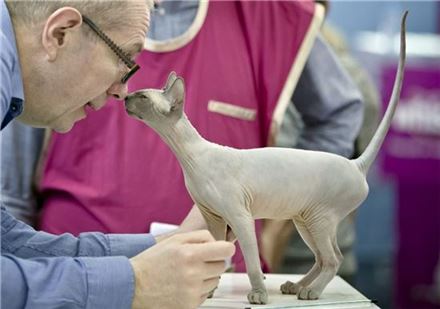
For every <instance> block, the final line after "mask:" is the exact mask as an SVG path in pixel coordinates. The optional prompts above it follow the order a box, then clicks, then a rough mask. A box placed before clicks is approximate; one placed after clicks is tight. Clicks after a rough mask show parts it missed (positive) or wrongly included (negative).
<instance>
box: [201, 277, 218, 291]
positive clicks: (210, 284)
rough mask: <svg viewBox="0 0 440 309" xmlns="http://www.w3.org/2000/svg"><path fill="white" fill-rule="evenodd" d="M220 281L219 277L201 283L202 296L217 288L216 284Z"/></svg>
mask: <svg viewBox="0 0 440 309" xmlns="http://www.w3.org/2000/svg"><path fill="white" fill-rule="evenodd" d="M219 280H220V277H216V278H211V279H208V280H205V281H203V286H202V291H201V292H202V294H203V295H205V294H209V292H211V291H212V290H214V289H215V288H216V287H217V286H218V282H219Z"/></svg>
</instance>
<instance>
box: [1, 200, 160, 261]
mask: <svg viewBox="0 0 440 309" xmlns="http://www.w3.org/2000/svg"><path fill="white" fill-rule="evenodd" d="M1 221H2V234H1V248H2V252H3V253H10V254H13V255H15V256H16V257H20V258H34V257H57V256H70V257H77V256H83V257H92V256H95V257H96V256H118V255H123V256H126V257H132V256H135V255H137V254H138V253H140V252H142V251H144V250H145V249H147V248H149V247H151V246H152V245H154V244H155V238H154V237H153V235H151V234H103V233H98V232H93V233H82V234H80V235H79V237H74V236H73V235H71V234H68V233H65V234H62V235H52V234H49V233H46V232H41V231H40V232H37V231H35V230H34V229H33V228H32V227H30V226H28V225H27V224H25V223H23V222H21V221H19V220H17V219H15V218H14V217H13V216H11V215H10V214H9V213H8V212H7V211H6V210H5V208H4V207H2V209H1Z"/></svg>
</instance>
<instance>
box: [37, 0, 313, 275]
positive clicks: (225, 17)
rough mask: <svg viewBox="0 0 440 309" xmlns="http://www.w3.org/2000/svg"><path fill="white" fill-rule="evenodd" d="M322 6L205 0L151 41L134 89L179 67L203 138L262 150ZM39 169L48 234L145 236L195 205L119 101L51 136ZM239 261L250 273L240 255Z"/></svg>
mask: <svg viewBox="0 0 440 309" xmlns="http://www.w3.org/2000/svg"><path fill="white" fill-rule="evenodd" d="M317 11H319V10H318V9H316V8H315V4H314V3H313V2H310V1H309V2H304V1H301V2H297V1H292V2H287V1H286V2H279V1H274V2H271V1H252V2H251V1H249V2H245V1H244V2H230V1H224V2H221V1H220V2H218V1H215V2H209V3H202V4H201V5H200V8H199V12H198V14H197V17H196V21H195V23H194V24H193V26H192V27H191V28H190V31H188V32H187V33H186V34H184V35H182V36H181V37H179V38H177V39H176V40H172V41H171V42H168V43H161V42H153V41H150V40H147V43H146V48H147V49H148V50H145V51H143V52H142V54H141V55H140V56H139V58H138V59H137V62H138V63H139V65H140V66H141V70H140V71H139V72H138V73H137V75H135V76H134V77H133V81H131V83H130V88H131V89H132V90H133V89H140V88H161V87H162V86H163V85H164V83H165V81H166V78H167V76H168V74H169V72H170V71H176V72H177V74H178V75H180V76H182V77H183V78H184V79H185V84H186V100H185V112H186V114H187V115H188V118H189V119H190V121H191V122H192V123H193V125H194V126H195V127H196V129H197V130H198V131H199V132H200V134H201V135H202V136H203V137H205V138H206V139H207V140H210V141H213V142H216V143H218V144H222V145H228V146H232V147H236V148H255V147H264V146H266V145H267V144H268V142H269V141H270V140H271V136H273V135H274V134H275V133H276V130H277V128H278V126H279V124H280V123H281V119H282V115H283V113H284V110H285V108H286V106H287V104H288V102H289V99H290V97H291V95H292V93H293V90H294V87H295V85H296V81H297V79H298V77H299V74H300V72H301V69H302V67H303V65H304V62H305V58H306V56H307V54H308V52H309V50H310V48H311V45H312V42H313V40H314V38H315V35H316V33H317V29H318V27H319V17H317V15H318V14H317ZM317 20H318V22H317ZM43 168H44V169H43V173H42V178H41V181H40V189H41V193H42V197H43V212H42V217H41V226H40V227H41V229H43V230H45V231H48V232H52V233H63V232H70V233H73V234H78V233H81V232H84V231H102V232H106V233H143V232H148V231H149V228H150V223H151V222H154V221H157V222H165V223H174V224H179V223H180V222H181V221H182V220H183V219H184V218H185V216H186V215H187V213H188V211H189V209H190V208H191V206H192V205H193V202H192V200H191V198H190V197H189V195H188V193H187V191H186V189H185V186H184V182H183V175H182V171H181V168H180V166H179V163H178V161H177V160H176V158H175V157H174V155H173V154H172V152H171V151H170V150H169V149H168V147H167V146H166V145H165V143H164V142H162V141H161V140H160V138H159V136H158V135H157V134H156V133H154V132H153V130H151V129H150V128H149V127H147V126H146V125H144V124H143V123H141V122H139V121H136V120H134V119H132V118H130V117H128V116H127V115H126V113H125V110H124V106H123V104H122V103H118V102H110V103H109V104H107V105H106V106H105V107H104V108H103V109H102V110H100V111H98V112H92V113H90V114H89V115H88V117H87V119H85V120H83V121H81V122H80V123H78V124H77V125H76V126H75V127H74V128H73V130H72V131H71V132H70V133H69V134H65V135H60V134H52V137H51V139H50V143H49V146H48V148H47V155H46V158H45V163H44V167H43ZM262 177H264V175H262ZM234 262H235V264H236V268H237V269H238V270H240V271H244V266H243V265H244V264H243V262H242V258H241V254H239V256H238V257H236V258H235V260H234Z"/></svg>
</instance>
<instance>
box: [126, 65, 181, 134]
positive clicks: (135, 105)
mask: <svg viewBox="0 0 440 309" xmlns="http://www.w3.org/2000/svg"><path fill="white" fill-rule="evenodd" d="M184 99H185V84H184V81H183V79H182V78H181V77H178V76H177V75H176V73H174V72H171V73H170V75H169V76H168V80H167V82H166V84H165V87H164V88H163V89H143V90H138V91H136V92H133V93H131V94H130V95H128V96H127V97H126V98H125V109H126V111H127V113H128V114H129V115H130V116H131V117H133V118H137V119H139V120H141V121H143V122H145V123H146V124H147V125H149V126H151V127H153V128H157V129H158V128H159V126H166V125H170V124H173V123H175V122H176V121H177V120H178V119H180V118H181V117H182V114H183V102H184Z"/></svg>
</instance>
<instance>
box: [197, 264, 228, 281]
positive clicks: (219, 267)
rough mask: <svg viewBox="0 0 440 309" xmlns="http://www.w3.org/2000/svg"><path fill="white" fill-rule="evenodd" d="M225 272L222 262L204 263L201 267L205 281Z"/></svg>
mask: <svg viewBox="0 0 440 309" xmlns="http://www.w3.org/2000/svg"><path fill="white" fill-rule="evenodd" d="M225 270H226V265H225V262H224V260H221V261H215V262H205V263H204V265H203V276H204V278H205V280H207V279H211V278H218V277H219V276H220V275H221V274H223V273H224V272H225Z"/></svg>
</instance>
